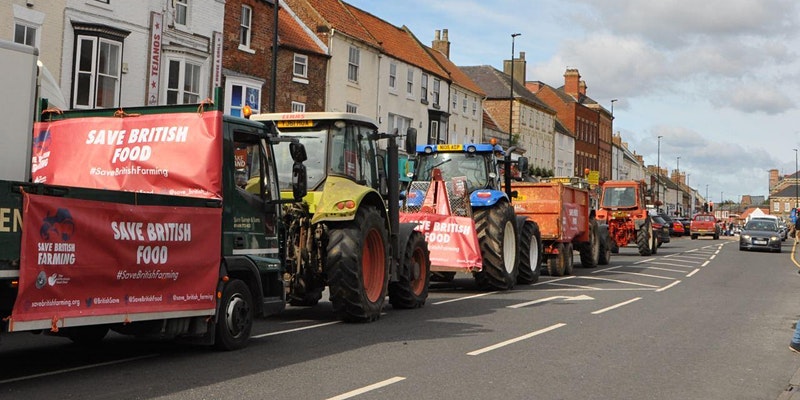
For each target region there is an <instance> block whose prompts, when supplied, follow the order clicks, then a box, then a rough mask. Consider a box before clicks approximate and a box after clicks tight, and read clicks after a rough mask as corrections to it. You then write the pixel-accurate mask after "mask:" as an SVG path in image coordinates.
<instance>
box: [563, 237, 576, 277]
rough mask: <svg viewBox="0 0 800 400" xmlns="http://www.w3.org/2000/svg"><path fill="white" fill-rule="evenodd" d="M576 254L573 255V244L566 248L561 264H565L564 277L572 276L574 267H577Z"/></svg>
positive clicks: (567, 245)
mask: <svg viewBox="0 0 800 400" xmlns="http://www.w3.org/2000/svg"><path fill="white" fill-rule="evenodd" d="M574 257H575V253H573V248H572V243H567V244H566V245H565V246H564V253H562V254H561V257H560V259H559V262H561V263H563V264H564V275H572V267H573V266H574V265H575V259H574Z"/></svg>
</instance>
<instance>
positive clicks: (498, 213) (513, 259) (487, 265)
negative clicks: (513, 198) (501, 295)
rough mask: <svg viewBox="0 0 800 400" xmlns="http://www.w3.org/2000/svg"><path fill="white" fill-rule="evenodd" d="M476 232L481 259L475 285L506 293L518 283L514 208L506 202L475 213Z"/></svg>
mask: <svg viewBox="0 0 800 400" xmlns="http://www.w3.org/2000/svg"><path fill="white" fill-rule="evenodd" d="M474 215H475V231H476V232H477V233H478V243H479V245H480V248H481V256H483V270H482V271H481V272H477V273H475V282H477V284H478V286H479V287H481V288H483V289H489V288H491V289H497V290H509V289H511V288H513V287H514V284H515V283H516V282H517V275H518V273H519V270H518V267H519V259H518V257H517V256H518V253H519V251H518V249H517V228H516V226H515V224H514V219H515V218H514V209H513V208H512V207H511V205H510V204H508V203H507V202H505V201H503V202H499V203H497V204H495V206H494V207H488V208H480V209H477V210H475V212H474Z"/></svg>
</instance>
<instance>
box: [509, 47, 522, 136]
mask: <svg viewBox="0 0 800 400" xmlns="http://www.w3.org/2000/svg"><path fill="white" fill-rule="evenodd" d="M520 35H522V34H521V33H512V34H511V81H510V82H509V85H508V86H510V87H511V94H510V95H509V98H508V100H509V101H510V102H511V104H509V106H508V147H511V140H512V137H513V135H512V132H513V129H512V124H513V121H514V64H516V63H515V62H514V39H516V37H517V36H520Z"/></svg>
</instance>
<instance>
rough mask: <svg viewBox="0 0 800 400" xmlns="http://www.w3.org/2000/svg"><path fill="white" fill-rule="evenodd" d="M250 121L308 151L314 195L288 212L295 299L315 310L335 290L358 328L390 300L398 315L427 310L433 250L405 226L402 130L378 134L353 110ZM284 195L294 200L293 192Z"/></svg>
mask: <svg viewBox="0 0 800 400" xmlns="http://www.w3.org/2000/svg"><path fill="white" fill-rule="evenodd" d="M250 119H251V120H256V121H264V122H269V123H274V124H275V125H276V127H277V130H278V132H279V135H280V136H281V137H284V138H290V139H294V140H297V141H298V142H299V143H302V144H304V145H305V148H306V149H308V151H309V160H308V162H307V166H308V185H309V192H308V195H307V196H306V197H305V198H304V199H303V201H302V202H299V203H294V204H289V205H287V210H286V214H285V216H286V221H287V235H286V241H287V270H286V273H285V278H284V280H285V281H286V282H287V285H288V287H289V302H290V303H291V304H293V305H296V306H313V305H316V304H317V303H318V302H319V300H320V299H321V298H322V293H323V291H324V289H325V288H326V287H328V288H329V299H330V301H331V303H332V305H333V309H334V311H335V312H336V313H337V314H338V315H339V317H340V318H341V319H343V320H345V321H351V322H369V321H374V320H376V319H378V318H379V317H380V315H381V311H382V309H383V307H384V304H385V301H386V297H387V295H388V298H389V303H390V304H391V305H392V307H393V308H397V309H413V308H418V307H422V306H423V305H424V304H425V301H426V299H427V297H428V286H429V282H430V260H429V252H428V247H427V244H426V242H425V239H424V237H423V236H422V234H421V233H419V232H416V231H415V230H414V225H413V224H408V223H401V222H400V220H399V215H398V212H399V211H398V210H399V183H400V179H399V172H398V145H397V139H398V137H399V135H398V133H397V132H392V133H379V132H378V125H377V124H376V123H375V121H373V120H372V119H370V118H368V117H365V116H362V115H358V114H351V113H337V112H308V113H270V114H258V115H252V116H251V117H250ZM406 136H407V137H406V140H405V142H406V145H407V146H411V147H413V146H414V143H415V139H416V132H415V131H414V130H413V129H412V130H411V131H409V132H407V134H406ZM382 141H386V142H387V143H386V146H385V153H383V152H381V151H380V150H382V149H381V148H379V144H381V143H382ZM286 150H287V148H286V147H285V146H284V147H283V148H282V150H281V149H279V150H278V157H277V159H278V171H279V175H280V174H282V173H286V174H288V173H289V171H291V166H292V160H291V158H290V157H288V156H287V155H286V154H287V153H288V152H287V151H286ZM387 158H388V159H387ZM280 181H281V182H285V181H284V180H283V179H281V180H280ZM281 189H282V190H285V191H287V192H284V193H285V194H286V195H289V194H290V192H288V190H289V189H290V187H289V186H288V185H284V186H282V187H281Z"/></svg>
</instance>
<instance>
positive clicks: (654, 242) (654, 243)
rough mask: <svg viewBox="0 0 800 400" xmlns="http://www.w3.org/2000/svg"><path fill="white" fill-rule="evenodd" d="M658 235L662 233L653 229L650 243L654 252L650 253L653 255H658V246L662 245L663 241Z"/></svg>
mask: <svg viewBox="0 0 800 400" xmlns="http://www.w3.org/2000/svg"><path fill="white" fill-rule="evenodd" d="M658 235H660V233H657V232H656V231H653V237H652V238H651V239H650V240H651V241H652V243H651V244H650V249H651V250H652V252H651V253H650V254H652V255H656V254H657V253H658V248H659V247H661V242H660V241H659V240H658Z"/></svg>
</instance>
